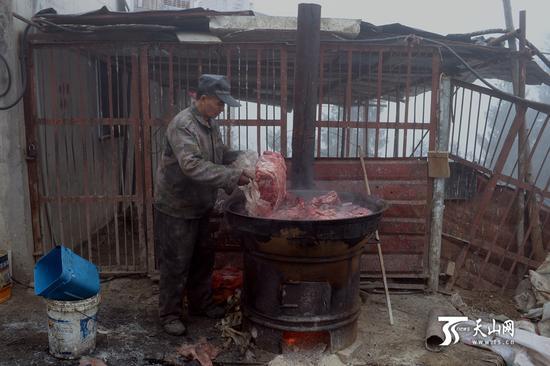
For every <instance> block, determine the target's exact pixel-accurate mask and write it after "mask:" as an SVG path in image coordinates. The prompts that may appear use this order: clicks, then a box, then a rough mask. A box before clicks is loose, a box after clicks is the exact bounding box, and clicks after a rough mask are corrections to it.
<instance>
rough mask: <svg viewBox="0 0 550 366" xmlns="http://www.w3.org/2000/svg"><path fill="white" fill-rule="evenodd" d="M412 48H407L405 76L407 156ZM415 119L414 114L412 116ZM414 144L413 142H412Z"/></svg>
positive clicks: (404, 141) (405, 141)
mask: <svg viewBox="0 0 550 366" xmlns="http://www.w3.org/2000/svg"><path fill="white" fill-rule="evenodd" d="M411 64H412V50H411V48H409V49H408V52H407V77H406V80H405V119H404V121H403V122H404V124H405V129H404V131H403V157H406V156H407V138H408V130H409V123H408V121H409V101H410V99H409V94H410V88H411V67H412V65H411ZM414 119H415V120H416V116H415V117H414ZM413 144H414V142H413Z"/></svg>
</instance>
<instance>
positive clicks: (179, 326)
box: [162, 319, 187, 336]
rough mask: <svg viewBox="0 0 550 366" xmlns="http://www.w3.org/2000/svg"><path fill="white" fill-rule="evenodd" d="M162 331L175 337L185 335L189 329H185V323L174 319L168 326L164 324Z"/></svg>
mask: <svg viewBox="0 0 550 366" xmlns="http://www.w3.org/2000/svg"><path fill="white" fill-rule="evenodd" d="M162 329H164V331H165V332H166V333H168V334H170V335H173V336H180V335H184V334H185V332H186V331H187V328H185V324H183V322H182V321H181V320H179V319H174V320H171V321H169V322H168V323H166V324H163V325H162Z"/></svg>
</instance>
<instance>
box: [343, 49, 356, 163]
mask: <svg viewBox="0 0 550 366" xmlns="http://www.w3.org/2000/svg"><path fill="white" fill-rule="evenodd" d="M347 63H348V69H347V80H346V104H345V106H346V107H345V108H346V109H345V110H344V120H345V121H347V122H351V86H352V81H351V78H352V73H353V54H352V51H348V60H347ZM350 130H351V127H350V128H344V131H342V133H343V134H344V143H345V157H346V158H349V150H350Z"/></svg>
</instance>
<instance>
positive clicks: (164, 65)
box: [26, 42, 440, 272]
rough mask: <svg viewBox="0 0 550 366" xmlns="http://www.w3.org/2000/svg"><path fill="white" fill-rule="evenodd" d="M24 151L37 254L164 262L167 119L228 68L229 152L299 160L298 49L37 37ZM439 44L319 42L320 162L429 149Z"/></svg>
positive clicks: (138, 266) (110, 268) (115, 262)
mask: <svg viewBox="0 0 550 366" xmlns="http://www.w3.org/2000/svg"><path fill="white" fill-rule="evenodd" d="M29 52H30V56H31V57H30V60H32V62H31V63H30V64H29V65H28V75H29V84H28V85H29V93H27V97H26V98H27V99H26V102H27V103H26V105H27V107H26V108H27V111H26V113H27V118H26V123H27V147H28V155H29V180H30V181H29V184H30V191H31V210H32V217H33V235H34V238H35V255H36V256H40V255H41V254H43V253H44V252H45V251H47V250H48V249H49V248H51V247H52V246H54V245H56V244H60V243H63V244H65V245H67V246H69V247H71V248H73V249H74V250H76V251H77V252H78V253H79V254H81V255H83V256H84V257H86V258H88V259H90V260H92V261H93V262H94V263H96V264H97V265H99V266H100V268H101V269H102V271H104V272H121V271H122V272H144V271H148V270H152V269H153V268H154V245H153V230H154V227H153V215H152V197H153V189H154V184H153V183H154V174H155V171H156V167H157V162H158V159H159V157H160V152H161V149H162V145H163V143H164V131H165V127H166V125H167V124H168V123H169V121H170V120H171V119H172V118H173V116H174V115H175V114H176V113H178V112H179V111H180V110H181V109H183V108H185V107H186V106H188V105H189V104H190V103H191V101H192V99H193V97H194V93H195V91H196V86H197V81H198V77H199V75H201V74H203V73H219V74H226V75H227V76H228V77H229V78H230V80H231V84H232V90H233V94H234V95H235V96H236V97H237V99H239V100H240V102H241V107H239V108H229V107H228V108H227V109H226V110H225V111H224V112H223V113H222V115H220V117H219V120H220V124H221V126H222V133H223V136H224V139H225V142H226V143H227V144H228V145H230V146H231V147H232V148H233V149H240V150H243V149H249V150H255V151H257V152H259V153H260V152H262V151H264V150H275V151H280V152H282V153H283V154H284V155H285V156H287V157H291V156H292V151H291V144H290V143H289V141H291V139H292V124H293V106H292V103H293V79H294V57H295V50H294V48H293V46H291V45H287V44H267V45H266V44H250V43H249V44H222V45H182V44H173V43H147V44H121V43H117V42H110V43H94V42H85V43H75V42H65V43H59V44H56V43H40V42H36V43H33V44H32V47H31V48H30V51H29ZM439 62H440V59H439V53H438V52H437V50H436V49H433V48H423V47H406V46H403V47H401V46H372V45H359V44H354V43H323V44H322V47H321V55H320V63H321V64H320V66H321V67H320V80H319V102H318V106H317V110H318V115H317V122H316V135H315V139H316V146H315V154H316V157H320V158H347V157H357V156H358V146H359V145H361V146H363V147H364V150H365V151H366V153H367V155H368V157H377V158H386V157H388V158H408V157H415V158H416V157H425V156H426V155H427V151H428V149H431V148H433V146H434V141H435V130H436V129H435V128H436V125H437V121H436V118H437V115H436V114H435V112H434V111H435V110H436V108H435V106H436V104H437V94H438V93H437V90H438V83H439V72H440V71H439Z"/></svg>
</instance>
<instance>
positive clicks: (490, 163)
mask: <svg viewBox="0 0 550 366" xmlns="http://www.w3.org/2000/svg"><path fill="white" fill-rule="evenodd" d="M511 110H512V104H510V108H508V112H506V117H505V119H504V122H503V123H502V129H501V130H500V131H499V134H498V139H497V143H496V145H495V148H494V150H493V156H491V161H490V162H489V167H491V166H493V160H494V158H495V156H496V155H497V151H498V148H499V146H500V141H501V139H502V135H503V134H504V131H505V130H506V125H507V124H508V119H509V117H510V111H511ZM495 126H496V121H495Z"/></svg>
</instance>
